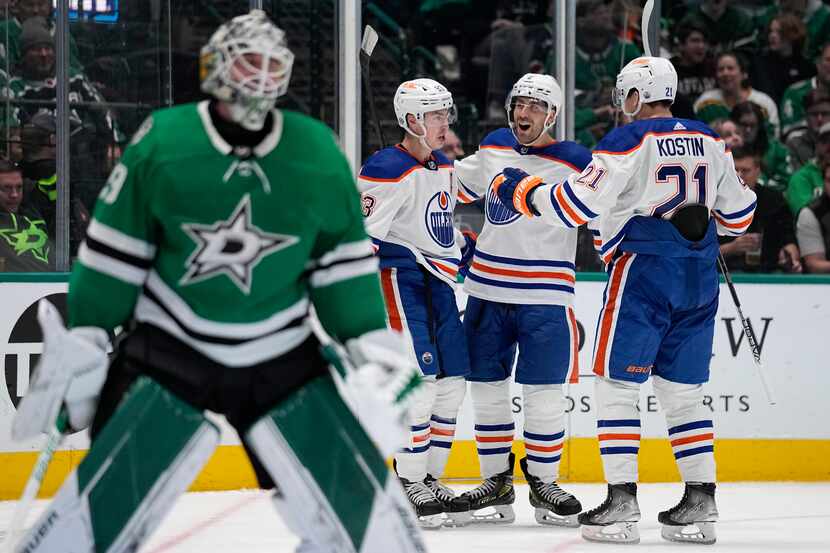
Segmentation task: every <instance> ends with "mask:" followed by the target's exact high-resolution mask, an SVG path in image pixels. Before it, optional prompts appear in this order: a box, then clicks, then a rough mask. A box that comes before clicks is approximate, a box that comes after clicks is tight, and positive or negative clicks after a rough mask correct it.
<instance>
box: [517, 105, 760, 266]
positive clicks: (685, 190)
mask: <svg viewBox="0 0 830 553" xmlns="http://www.w3.org/2000/svg"><path fill="white" fill-rule="evenodd" d="M546 182H548V183H550V184H546V185H544V186H541V187H540V188H538V189H537V190H536V192H535V193H534V195H533V205H534V206H535V207H536V209H537V210H538V211H539V212H540V213H541V214H542V217H541V219H543V220H545V221H547V222H548V223H549V224H553V225H558V226H565V227H567V228H573V227H576V226H578V225H581V224H584V223H586V222H587V221H591V220H592V219H595V218H597V217H599V219H598V223H599V224H598V227H599V233H598V234H596V233H595V236H594V239H595V241H599V244H600V253H601V256H602V259H603V261H605V263H606V264H607V263H609V262H610V261H611V260H612V259H613V257H614V254H615V252H616V250H617V247H618V246H619V245H620V243H621V242H622V241H623V240H624V239H625V236H626V231H627V229H628V227H629V222H630V221H631V220H632V218H634V217H636V216H650V217H660V218H663V219H668V218H671V215H672V214H673V213H674V212H675V211H676V210H677V208H679V207H681V206H682V205H685V204H705V205H706V206H707V207H709V209H710V210H711V212H712V216H713V218H714V219H715V222H716V224H717V232H718V234H721V235H727V236H738V235H741V234H743V233H744V232H746V229H747V228H749V224H750V223H751V222H752V217H753V214H754V212H755V193H754V192H753V191H752V190H750V189H749V188H748V187H747V186H746V185H744V183H743V181H741V179H740V177H738V175H737V173H736V172H735V166H734V162H733V160H732V153H731V152H730V151H729V150H728V148H727V147H726V144H725V143H724V141H723V140H721V138H720V137H718V135H717V134H716V133H715V132H714V131H713V130H712V129H710V128H709V127H708V126H707V125H705V124H704V123H701V122H700V121H691V120H688V119H677V118H672V117H663V118H655V119H645V120H641V121H635V122H633V123H630V124H628V125H625V126H623V127H620V128H618V129H615V130H613V131H611V132H610V133H609V134H607V135H606V136H605V138H603V139H602V140H601V141H600V143H599V144H597V147H596V149H595V150H594V151H593V158H592V160H591V164H590V165H589V166H588V167H587V168H586V169H585V170H584V171H583V172H582V174H579V175H571V176H570V177H568V179H567V180H566V181H564V182H561V183H552V182H551V181H546Z"/></svg>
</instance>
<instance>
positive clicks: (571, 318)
mask: <svg viewBox="0 0 830 553" xmlns="http://www.w3.org/2000/svg"><path fill="white" fill-rule="evenodd" d="M568 326H570V328H571V337H572V343H571V355H572V356H573V362H572V363H571V371H570V372H571V374H570V377H569V378H568V382H570V383H571V384H576V383H577V382H579V327H578V326H577V324H576V315H574V310H573V309H572V308H570V307H568Z"/></svg>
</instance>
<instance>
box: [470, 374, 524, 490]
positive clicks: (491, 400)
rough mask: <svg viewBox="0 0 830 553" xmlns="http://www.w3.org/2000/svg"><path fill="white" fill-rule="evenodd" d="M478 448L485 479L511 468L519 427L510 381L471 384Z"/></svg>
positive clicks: (482, 473)
mask: <svg viewBox="0 0 830 553" xmlns="http://www.w3.org/2000/svg"><path fill="white" fill-rule="evenodd" d="M470 396H471V397H472V399H473V412H474V413H475V433H476V447H477V448H478V461H479V463H480V465H481V476H482V478H490V477H491V476H495V475H496V474H499V473H500V472H504V471H506V470H507V469H508V456H509V455H510V449H511V447H512V446H513V433H514V432H515V430H516V425H515V423H514V422H513V413H512V412H511V410H510V381H509V380H501V381H499V382H471V383H470Z"/></svg>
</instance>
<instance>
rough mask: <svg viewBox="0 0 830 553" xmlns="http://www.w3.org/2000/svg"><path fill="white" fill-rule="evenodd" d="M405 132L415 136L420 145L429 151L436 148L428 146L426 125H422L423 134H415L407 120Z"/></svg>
mask: <svg viewBox="0 0 830 553" xmlns="http://www.w3.org/2000/svg"><path fill="white" fill-rule="evenodd" d="M406 132H408V133H409V134H411V135H412V136H414V137H415V138H417V139H418V142H420V143H421V145H422V146H423V147H424V148H426V149H427V150H429V151H430V152H431V151H433V150H437V149H438V148H433V147H432V146H430V144H429V142H427V131H426V126H424V134H415V132H414V131H413V130H412V129H411V128H409V122H408V121H407V123H406Z"/></svg>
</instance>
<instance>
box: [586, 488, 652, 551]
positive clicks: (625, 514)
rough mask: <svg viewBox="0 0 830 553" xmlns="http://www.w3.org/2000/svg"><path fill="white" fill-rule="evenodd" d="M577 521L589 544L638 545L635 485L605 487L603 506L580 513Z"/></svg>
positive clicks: (638, 517) (637, 506) (637, 513)
mask: <svg viewBox="0 0 830 553" xmlns="http://www.w3.org/2000/svg"><path fill="white" fill-rule="evenodd" d="M578 520H579V523H580V524H581V525H582V537H583V538H585V539H586V540H588V541H598V542H610V543H619V544H628V543H632V544H633V543H639V542H640V532H639V530H638V529H637V521H639V520H640V506H639V505H638V504H637V484H636V483H634V482H626V483H625V484H608V496H607V497H606V498H605V501H603V502H602V505H600V506H599V507H597V508H595V509H591V510H590V511H586V512H584V513H580V514H579V518H578Z"/></svg>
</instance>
